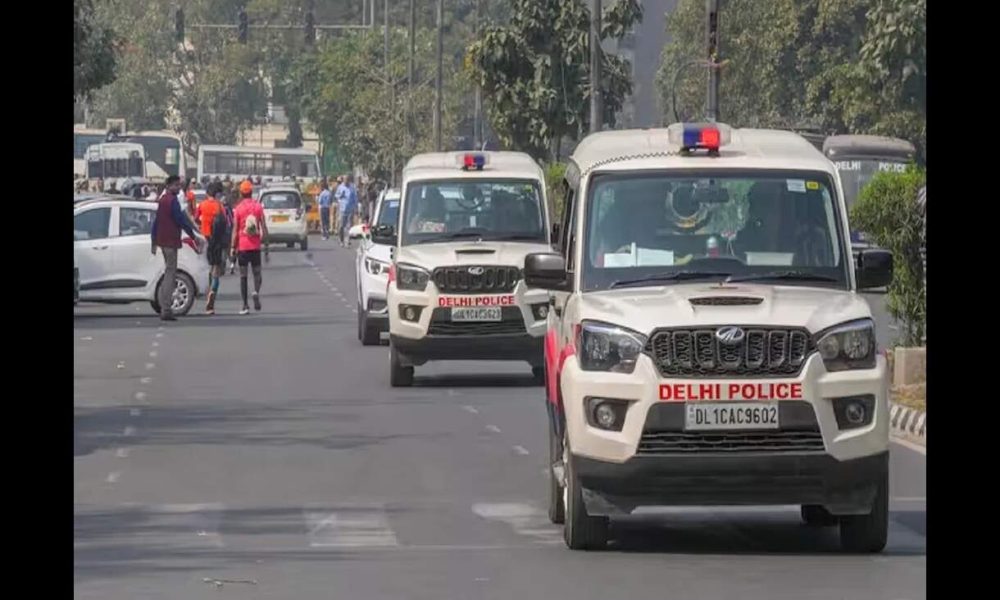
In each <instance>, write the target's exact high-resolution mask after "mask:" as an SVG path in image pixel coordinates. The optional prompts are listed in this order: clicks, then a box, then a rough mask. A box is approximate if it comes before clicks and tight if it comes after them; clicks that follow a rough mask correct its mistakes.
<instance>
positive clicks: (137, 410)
mask: <svg viewBox="0 0 1000 600" xmlns="http://www.w3.org/2000/svg"><path fill="white" fill-rule="evenodd" d="M128 414H129V415H131V416H133V417H138V416H141V415H142V409H141V408H131V409H129V411H128Z"/></svg>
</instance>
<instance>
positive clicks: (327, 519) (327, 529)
mask: <svg viewBox="0 0 1000 600" xmlns="http://www.w3.org/2000/svg"><path fill="white" fill-rule="evenodd" d="M305 518H306V524H307V528H308V529H307V532H308V535H309V545H310V546H312V547H313V548H359V547H383V548H384V547H397V546H399V541H398V540H397V539H396V534H395V533H393V531H392V528H391V527H389V521H388V519H387V517H386V514H385V511H384V510H383V509H381V508H374V509H373V508H357V509H353V508H341V509H338V510H336V511H333V512H330V510H329V509H323V508H321V507H317V508H313V509H306V510H305Z"/></svg>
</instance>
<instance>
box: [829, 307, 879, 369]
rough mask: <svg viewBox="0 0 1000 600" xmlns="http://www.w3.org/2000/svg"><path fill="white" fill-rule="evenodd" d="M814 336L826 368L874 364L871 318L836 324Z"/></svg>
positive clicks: (859, 367) (873, 334)
mask: <svg viewBox="0 0 1000 600" xmlns="http://www.w3.org/2000/svg"><path fill="white" fill-rule="evenodd" d="M816 337H817V340H816V349H817V350H819V355H820V356H821V357H823V363H824V364H825V365H826V370H827V371H846V370H848V369H872V368H874V367H875V324H874V323H873V322H872V321H871V319H863V320H861V321H853V322H851V323H845V324H844V325H838V326H836V327H833V328H831V329H828V330H826V331H824V332H822V333H820V334H818V335H817V336H816Z"/></svg>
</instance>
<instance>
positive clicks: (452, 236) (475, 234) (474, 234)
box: [416, 229, 486, 244]
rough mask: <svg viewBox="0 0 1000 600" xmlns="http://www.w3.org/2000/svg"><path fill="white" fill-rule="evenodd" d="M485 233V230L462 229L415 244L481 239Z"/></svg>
mask: <svg viewBox="0 0 1000 600" xmlns="http://www.w3.org/2000/svg"><path fill="white" fill-rule="evenodd" d="M485 232H486V230H484V229H463V230H462V231H453V232H451V233H444V234H441V235H436V236H434V237H431V238H427V239H423V240H418V241H417V242H416V243H417V244H433V243H436V242H447V241H449V240H457V239H461V238H482V237H483V234H484V233H485Z"/></svg>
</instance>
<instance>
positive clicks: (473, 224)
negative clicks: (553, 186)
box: [400, 178, 547, 246]
mask: <svg viewBox="0 0 1000 600" xmlns="http://www.w3.org/2000/svg"><path fill="white" fill-rule="evenodd" d="M406 194H407V195H406V207H405V215H404V220H403V231H402V235H401V237H400V242H401V245H404V246H405V245H407V244H425V243H434V242H444V241H453V240H456V239H466V238H467V239H482V240H497V241H499V240H510V241H525V242H541V243H544V242H545V241H546V240H547V237H546V234H545V223H544V216H543V214H542V202H541V197H542V194H541V189H540V186H539V184H538V182H537V181H533V180H530V179H504V180H488V179H481V178H476V179H461V180H454V181H418V182H413V183H411V184H409V186H407V192H406Z"/></svg>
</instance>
